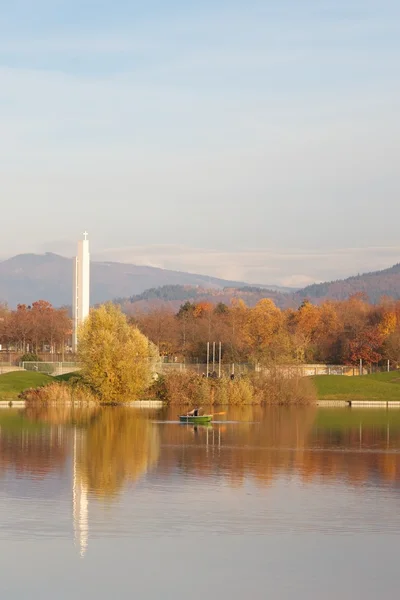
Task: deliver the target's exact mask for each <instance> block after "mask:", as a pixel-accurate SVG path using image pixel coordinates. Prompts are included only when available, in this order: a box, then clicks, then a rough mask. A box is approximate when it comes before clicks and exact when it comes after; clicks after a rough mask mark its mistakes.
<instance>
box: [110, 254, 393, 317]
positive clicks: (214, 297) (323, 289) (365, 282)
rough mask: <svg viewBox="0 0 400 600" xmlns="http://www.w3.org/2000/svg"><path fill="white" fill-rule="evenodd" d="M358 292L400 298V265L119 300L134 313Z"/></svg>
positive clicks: (294, 302) (290, 304) (285, 304)
mask: <svg viewBox="0 0 400 600" xmlns="http://www.w3.org/2000/svg"><path fill="white" fill-rule="evenodd" d="M357 293H363V294H365V295H366V297H367V298H368V299H369V300H370V302H373V303H375V302H378V301H379V300H380V299H381V298H382V297H384V296H389V297H391V298H394V299H396V300H397V299H399V298H400V264H396V265H394V266H393V267H390V268H389V269H384V270H382V271H375V272H372V273H365V274H364V275H357V276H354V277H348V278H347V279H342V280H337V281H331V282H327V283H318V284H314V285H309V286H307V287H305V288H303V289H301V290H279V289H275V290H271V289H269V290H266V289H264V288H261V287H255V286H246V287H233V286H226V287H224V288H223V289H214V290H205V289H201V288H195V289H194V288H187V287H184V286H163V287H160V288H157V289H150V290H146V291H145V292H144V293H142V294H139V295H136V296H132V297H130V298H124V299H120V302H121V304H122V305H123V306H124V309H125V310H126V311H127V312H135V311H140V310H148V309H149V308H151V307H156V306H162V305H164V306H165V305H169V306H170V307H171V308H174V309H176V308H179V306H180V305H181V304H182V302H184V301H186V300H190V301H196V302H201V301H209V302H213V303H214V304H216V303H218V302H223V303H225V304H229V303H230V302H231V301H232V299H233V298H241V299H242V300H244V301H245V302H246V304H247V305H248V306H254V304H256V303H257V302H258V301H259V300H261V298H265V297H268V298H271V299H272V300H273V301H274V302H275V304H276V305H277V306H279V307H280V308H295V307H298V306H299V305H300V304H301V302H302V301H303V300H306V299H308V300H310V301H311V302H314V303H320V302H322V301H323V300H345V299H346V298H349V297H350V296H352V295H353V294H357Z"/></svg>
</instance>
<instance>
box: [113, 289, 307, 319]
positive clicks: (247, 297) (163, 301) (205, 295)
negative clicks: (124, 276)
mask: <svg viewBox="0 0 400 600" xmlns="http://www.w3.org/2000/svg"><path fill="white" fill-rule="evenodd" d="M266 297H267V298H271V299H272V300H273V301H274V302H275V304H276V305H277V306H279V307H281V308H288V307H290V306H295V304H296V300H295V298H294V294H289V293H282V292H279V291H276V290H268V289H264V288H261V287H254V286H249V287H247V286H245V287H225V288H223V289H215V288H214V289H206V288H201V287H199V286H196V287H193V286H183V285H165V286H162V287H159V288H151V289H149V290H146V291H145V292H143V293H142V294H137V295H135V296H130V297H129V298H116V302H118V303H119V304H121V306H122V308H123V310H124V311H125V312H127V313H135V312H142V311H145V312H146V311H149V310H152V309H154V308H157V307H164V308H165V307H169V308H170V309H173V310H176V311H178V310H179V307H180V306H181V305H182V304H183V303H184V302H186V301H189V302H196V303H197V302H211V303H212V304H219V303H223V304H228V305H229V304H231V302H232V301H233V300H235V299H241V300H243V301H244V302H245V303H246V304H247V306H254V305H255V304H257V302H258V301H259V300H261V299H262V298H266Z"/></svg>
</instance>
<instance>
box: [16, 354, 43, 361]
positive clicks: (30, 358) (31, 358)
mask: <svg viewBox="0 0 400 600" xmlns="http://www.w3.org/2000/svg"><path fill="white" fill-rule="evenodd" d="M19 362H42V359H41V358H40V357H39V356H38V355H37V354H35V353H34V352H26V353H25V354H23V355H22V356H21V357H20V359H19Z"/></svg>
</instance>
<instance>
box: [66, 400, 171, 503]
mask: <svg viewBox="0 0 400 600" xmlns="http://www.w3.org/2000/svg"><path fill="white" fill-rule="evenodd" d="M159 447H160V446H159V436H158V430H157V428H156V427H155V426H154V425H153V424H152V423H151V421H149V420H147V419H143V418H140V416H139V415H138V413H137V412H135V411H134V410H132V409H125V408H119V407H118V408H105V409H103V410H101V412H100V414H99V415H98V417H97V418H96V419H95V420H94V422H93V423H91V425H90V426H89V427H88V429H87V432H86V436H85V441H84V444H83V446H82V452H81V455H80V456H78V468H79V469H80V470H81V475H82V478H83V479H84V480H85V481H86V484H87V487H88V490H89V492H91V493H93V494H95V495H96V496H101V497H110V496H111V497H112V496H114V495H115V494H116V493H117V492H119V491H120V490H121V488H122V487H123V485H124V483H125V482H134V481H136V480H137V479H139V477H141V476H142V475H143V474H145V473H146V471H147V470H148V469H149V468H150V467H152V466H153V465H154V464H156V462H157V460H158V456H159Z"/></svg>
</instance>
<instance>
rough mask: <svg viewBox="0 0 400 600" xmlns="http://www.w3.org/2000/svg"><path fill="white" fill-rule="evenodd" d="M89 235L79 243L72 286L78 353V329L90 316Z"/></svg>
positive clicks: (73, 345)
mask: <svg viewBox="0 0 400 600" xmlns="http://www.w3.org/2000/svg"><path fill="white" fill-rule="evenodd" d="M87 238H88V233H87V231H85V233H84V234H83V240H80V241H79V242H78V254H77V256H76V257H75V260H74V274H73V284H72V350H73V352H76V348H77V338H78V328H79V325H80V324H81V323H83V321H84V320H85V319H86V317H87V316H88V314H89V294H90V255H89V240H88V239H87Z"/></svg>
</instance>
